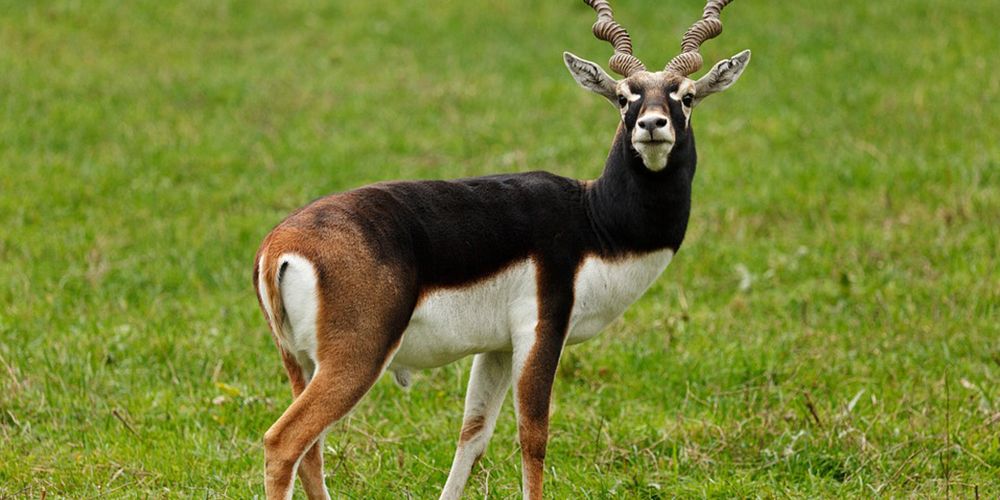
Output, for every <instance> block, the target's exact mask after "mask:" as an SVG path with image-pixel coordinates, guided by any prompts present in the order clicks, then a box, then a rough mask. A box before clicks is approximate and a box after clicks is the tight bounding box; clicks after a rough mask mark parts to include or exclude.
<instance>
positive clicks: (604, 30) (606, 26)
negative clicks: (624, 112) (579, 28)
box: [583, 0, 646, 77]
mask: <svg viewBox="0 0 1000 500" xmlns="http://www.w3.org/2000/svg"><path fill="white" fill-rule="evenodd" d="M583 2H584V3H585V4H587V5H589V6H590V7H591V8H592V9H594V10H595V11H597V21H596V22H595V23H594V27H593V31H594V36H596V37H597V38H598V39H599V40H604V41H606V42H608V43H610V44H611V46H613V47H614V48H615V53H614V55H612V56H611V59H610V60H609V61H608V67H610V68H611V71H614V72H615V73H618V74H619V75H622V76H624V77H628V76H629V75H632V74H633V73H635V72H637V71H646V65H645V64H642V61H640V60H639V59H638V58H636V57H635V56H633V55H632V39H631V38H630V37H629V36H628V31H626V30H625V28H623V27H622V26H621V25H620V24H618V23H616V22H615V17H614V12H612V11H611V5H610V4H608V2H607V0H583Z"/></svg>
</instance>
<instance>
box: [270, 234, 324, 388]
mask: <svg viewBox="0 0 1000 500" xmlns="http://www.w3.org/2000/svg"><path fill="white" fill-rule="evenodd" d="M282 267H284V272H282V271H281V269H282ZM278 276H279V277H280V280H279V285H278V286H279V289H280V291H281V300H282V302H283V303H284V306H285V318H286V320H287V322H288V324H287V327H288V332H287V334H286V339H284V341H285V342H286V345H284V346H283V347H284V348H285V349H286V350H287V351H288V352H290V353H292V354H293V355H294V356H295V358H296V359H297V360H298V361H299V364H300V365H302V367H303V369H305V370H306V371H307V372H309V371H311V369H315V368H318V366H317V359H316V326H317V322H316V318H317V314H318V312H319V296H318V291H319V290H318V288H317V286H316V269H315V267H313V265H312V263H311V262H309V260H308V259H306V258H305V257H303V256H301V255H298V254H294V253H287V254H283V255H282V256H281V258H280V259H278ZM311 375H312V374H311V373H307V378H308V377H311Z"/></svg>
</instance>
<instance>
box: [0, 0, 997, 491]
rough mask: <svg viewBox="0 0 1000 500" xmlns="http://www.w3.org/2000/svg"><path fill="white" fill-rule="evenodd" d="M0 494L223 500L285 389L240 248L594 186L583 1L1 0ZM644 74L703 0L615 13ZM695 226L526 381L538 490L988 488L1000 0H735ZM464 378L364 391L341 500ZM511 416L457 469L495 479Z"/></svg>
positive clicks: (429, 464) (255, 482) (712, 48)
mask: <svg viewBox="0 0 1000 500" xmlns="http://www.w3.org/2000/svg"><path fill="white" fill-rule="evenodd" d="M473 3H475V5H473ZM0 5H3V11H4V15H3V16H2V17H0V47H2V49H0V68H2V70H0V100H2V103H3V105H2V107H0V110H2V113H0V228H2V229H0V276H2V278H0V497H6V496H15V497H20V496H31V497H38V496H40V495H42V494H43V492H44V493H46V494H49V495H57V496H66V497H95V496H97V495H113V496H126V497H131V496H139V497H145V496H155V497H171V496H177V497H191V496H204V497H220V496H231V497H252V496H259V495H261V494H262V480H263V452H262V447H261V437H262V435H263V433H264V430H265V429H267V427H268V426H269V425H270V424H271V423H272V422H273V421H274V420H275V419H276V418H277V417H278V415H279V414H280V413H281V411H282V410H283V409H284V407H285V406H286V405H287V404H288V402H289V399H290V394H289V391H288V388H287V384H286V382H285V376H284V374H283V372H282V368H281V363H280V361H279V358H278V356H277V354H276V352H275V349H274V346H273V344H272V341H271V339H270V338H269V335H268V333H267V330H266V326H265V322H264V320H263V319H262V317H261V314H260V312H259V310H258V308H257V301H256V299H255V298H254V295H253V291H252V286H251V282H250V277H251V272H250V270H251V263H252V258H253V255H254V252H255V250H256V247H257V245H258V243H259V242H260V240H261V239H262V238H263V236H264V235H265V234H266V233H267V231H268V230H269V229H270V228H271V227H272V226H273V225H274V224H276V223H277V222H278V221H279V220H280V219H281V218H282V217H283V216H285V215H286V214H288V213H289V212H290V211H291V210H293V209H295V208H297V207H299V206H301V205H303V204H305V203H306V202H308V201H309V200H312V199H314V198H316V197H318V196H321V195H323V194H326V193H329V192H334V191H339V190H345V189H349V188H351V187H355V186H359V185H362V184H366V183H369V182H373V181H378V180H384V179H404V178H405V179H416V178H448V177H460V176H469V175H479V174H486V173H497V172H518V171H527V170H535V169H545V170H549V171H552V172H556V173H558V174H561V175H566V176H573V177H578V178H593V177H596V176H597V175H599V173H600V170H601V166H602V164H603V158H604V155H605V154H606V152H607V148H608V146H609V144H610V141H611V137H612V134H613V132H614V128H615V122H616V120H617V114H616V112H615V110H614V109H613V108H612V107H611V106H609V105H608V104H607V103H606V102H604V101H603V100H602V99H601V98H599V97H596V96H594V95H591V94H589V93H587V92H585V91H583V90H581V89H579V88H578V87H577V85H576V84H575V83H574V82H573V80H572V78H571V77H570V76H569V74H568V73H567V72H566V69H565V68H564V67H563V64H562V60H561V53H562V51H563V50H570V51H573V52H574V53H576V54H578V55H580V56H582V57H585V58H587V59H591V60H595V61H599V62H602V63H603V62H605V61H606V60H607V57H608V56H609V55H610V51H609V47H608V45H607V44H605V43H602V42H599V41H597V40H595V39H594V38H593V37H592V36H591V34H590V24H591V23H592V22H593V19H594V17H593V13H592V12H591V11H590V10H589V9H588V8H587V7H586V6H585V5H583V3H582V2H579V1H577V0H572V1H571V0H561V1H558V2H556V1H546V2H530V1H528V0H517V1H510V2H487V1H481V2H472V1H471V0H470V1H463V2H433V3H425V2H390V1H372V2H336V3H335V4H334V5H331V6H327V7H324V8H318V7H316V6H315V5H314V3H313V2H306V1H304V0H296V1H290V2H279V3H275V4H274V5H271V6H267V5H263V4H261V5H256V4H255V3H251V2H237V1H221V2H216V1H189V2H154V1H138V2H127V3H121V2H111V1H96V0H95V1H92V2H78V1H68V0H67V1H53V2H44V3H40V2H15V1H0ZM615 7H616V13H617V16H618V18H619V19H620V20H621V21H622V23H623V24H625V25H626V26H627V27H628V28H629V29H630V30H631V31H632V33H633V39H634V41H635V47H636V54H637V55H638V56H639V57H640V58H642V59H643V60H645V62H646V64H647V65H649V66H650V67H657V66H659V65H660V64H664V63H665V62H666V61H667V60H668V59H669V58H670V57H671V56H673V55H674V54H675V53H676V49H677V47H678V45H679V40H680V34H681V33H682V32H683V31H684V29H685V28H686V26H687V25H688V24H689V23H690V22H691V21H693V20H694V19H695V17H696V16H697V15H698V13H699V12H700V8H701V2H700V1H698V0H675V1H672V2H662V1H655V0H643V1H637V0H619V1H617V2H615ZM722 17H723V20H724V22H725V24H726V31H725V33H724V34H723V35H722V36H721V37H720V38H718V39H716V40H713V41H710V42H708V43H707V44H706V45H705V47H704V51H703V52H704V53H705V56H706V59H707V61H708V62H709V64H710V63H712V62H714V61H716V60H718V59H721V58H723V57H728V56H731V55H733V54H735V53H737V52H738V51H740V50H742V49H744V48H750V49H752V50H753V51H754V52H753V53H754V56H753V61H752V62H751V63H750V66H749V68H748V69H747V71H746V73H745V74H744V76H743V78H742V79H741V80H740V82H739V83H737V84H736V85H735V86H734V87H733V88H732V89H730V90H728V91H727V92H726V93H724V94H722V95H719V96H715V97H713V98H711V99H709V100H707V101H705V103H703V105H701V106H700V107H699V108H698V109H697V110H696V111H695V115H694V117H693V126H694V127H695V130H696V133H697V137H698V144H699V153H700V164H699V169H698V174H697V178H696V179H695V185H694V208H693V213H692V217H691V226H690V231H689V233H688V237H687V240H686V241H685V243H684V246H683V247H682V249H681V251H680V252H679V254H678V255H677V256H676V258H675V259H674V261H673V263H672V264H671V266H670V267H669V268H668V269H667V271H666V273H665V274H664V275H663V276H662V277H661V278H660V279H659V280H658V281H657V282H656V284H655V285H654V286H653V288H652V289H651V290H650V291H649V292H648V293H647V294H646V295H645V297H644V298H643V299H642V300H640V302H638V303H637V304H636V305H635V306H633V307H632V308H631V309H630V310H629V311H628V312H627V313H626V314H625V316H624V318H623V319H622V320H620V321H618V322H616V323H615V324H614V325H613V326H611V327H609V329H608V330H607V331H606V332H605V333H604V334H602V336H600V337H598V338H597V339H595V340H593V341H590V342H589V343H586V344H583V345H580V346H576V347H573V348H571V349H570V350H569V351H568V352H567V354H566V355H565V357H564V359H563V361H562V365H561V367H560V369H559V375H558V378H557V381H556V386H555V397H554V404H553V409H554V414H553V417H552V438H551V444H550V448H549V454H548V461H547V464H546V465H547V468H546V478H547V479H546V481H547V482H546V487H547V492H548V494H549V495H551V496H552V497H553V498H611V497H628V498H636V497H638V498H659V497H675V496H677V497H700V496H714V497H722V498H731V497H764V498H770V497H787V496H790V497H800V498H817V497H869V496H874V495H876V494H877V495H882V496H893V497H900V496H909V495H914V496H921V497H942V496H946V495H955V496H961V497H966V498H970V497H974V496H975V495H976V494H977V492H978V495H979V496H980V497H981V498H996V497H998V496H1000V484H998V481H997V477H1000V390H998V380H1000V327H998V321H1000V320H998V317H1000V268H998V260H997V254H998V253H1000V252H998V249H1000V145H998V141H997V134H998V132H1000V113H998V112H997V103H998V102H1000V71H998V69H997V66H996V62H997V61H996V48H997V47H998V46H1000V31H998V30H997V29H996V19H998V18H1000V3H998V2H995V1H993V0H969V1H965V2H946V1H944V0H933V1H918V0H898V1H893V2H870V1H865V0H844V1H832V0H824V1H819V2H749V1H741V2H736V3H734V4H732V5H730V6H729V7H728V8H727V9H726V10H725V12H724V14H723V16H722ZM468 366H469V363H468V362H467V361H466V362H461V363H458V364H456V365H454V366H450V367H446V368H443V369H438V370H431V371H427V372H422V373H418V374H416V375H415V378H414V385H413V387H412V389H411V390H409V391H404V390H402V389H400V388H398V387H396V386H395V385H394V384H393V383H392V382H391V380H389V378H388V377H387V378H386V379H385V380H382V381H380V382H379V383H378V385H377V386H376V387H375V389H374V390H373V391H372V393H371V394H370V395H369V397H368V398H367V399H366V400H365V401H364V402H363V403H362V404H361V405H360V406H359V407H358V409H357V411H356V412H354V413H353V414H352V415H351V416H350V418H348V419H347V420H346V421H344V422H343V423H341V424H339V425H337V426H335V427H334V428H333V429H332V430H331V432H330V434H329V438H328V440H327V446H326V451H325V454H326V459H327V471H328V475H329V478H328V484H329V485H330V487H331V490H332V491H333V492H335V496H344V497H365V498H372V497H376V498H379V497H382V498H400V497H406V496H412V497H415V498H427V497H433V496H434V495H436V494H437V492H438V491H439V488H440V487H441V486H442V485H443V484H444V480H445V477H446V474H447V468H448V466H449V464H450V460H451V457H452V453H453V447H454V443H455V441H456V439H457V437H458V431H459V425H460V415H461V411H462V410H461V406H462V397H463V394H464V383H465V380H466V377H467V370H468ZM512 413H513V412H512V411H511V408H510V402H509V401H508V402H507V403H506V407H505V410H504V412H503V414H502V415H501V419H500V425H499V428H498V432H497V436H496V437H495V438H494V440H493V444H492V446H491V448H490V449H489V451H488V452H487V455H486V456H485V457H484V459H483V461H482V462H481V464H480V466H479V468H478V469H477V471H476V472H475V473H474V476H473V478H472V480H471V481H470V484H469V487H468V490H467V491H468V494H469V496H470V497H483V496H489V497H491V498H506V497H509V496H512V495H515V494H516V493H517V492H518V491H519V488H520V486H519V481H520V473H519V458H518V454H519V453H518V450H517V445H516V441H515V431H514V419H513V415H512Z"/></svg>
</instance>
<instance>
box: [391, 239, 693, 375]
mask: <svg viewBox="0 0 1000 500" xmlns="http://www.w3.org/2000/svg"><path fill="white" fill-rule="evenodd" d="M671 257H673V252H672V251H670V250H662V251H659V252H654V253H651V254H647V255H644V256H641V257H633V258H627V259H619V260H604V259H600V258H597V257H590V258H587V259H586V260H585V261H584V263H583V264H582V265H581V267H580V269H579V270H578V271H577V277H576V283H575V286H574V292H575V300H574V304H573V311H572V314H571V316H570V322H569V338H568V339H567V343H570V344H575V343H579V342H582V341H584V340H587V339H589V338H591V337H593V336H594V335H596V334H597V333H598V332H600V331H601V329H603V328H604V327H605V326H607V325H608V324H609V323H611V322H612V321H614V320H615V319H616V318H618V317H619V316H620V315H621V314H622V313H623V312H624V311H625V309H626V308H627V307H628V306H629V305H630V304H632V303H633V302H635V301H636V300H637V299H638V298H639V297H640V296H642V293H643V292H645V291H646V289H647V288H649V285H650V284H652V283H653V280H655V279H656V277H657V276H659V275H660V273H662V272H663V270H664V269H665V268H666V267H667V264H668V263H669V262H670V259H671ZM536 270H537V268H536V266H535V265H534V263H533V262H532V261H531V260H525V261H522V262H520V263H518V264H515V265H513V266H511V267H509V268H508V269H506V270H504V271H503V272H501V273H499V274H497V275H496V276H493V277H491V278H489V279H487V280H485V281H482V282H480V283H477V284H475V285H472V286H469V287H464V288H458V289H443V290H438V291H435V292H433V293H431V294H430V295H428V296H427V297H424V298H423V300H422V301H421V302H420V304H419V305H418V306H417V309H416V310H415V311H414V312H413V316H412V318H411V319H410V323H409V326H408V327H407V329H406V331H405V332H404V333H403V341H402V344H401V345H400V347H399V349H398V350H397V351H396V354H395V356H394V357H393V360H392V363H391V364H390V366H389V369H390V370H394V371H399V372H405V370H406V369H408V368H431V367H435V366H442V365H445V364H448V363H450V362H452V361H455V360H457V359H460V358H462V357H465V356H468V355H470V354H475V353H480V352H491V351H505V350H511V348H512V344H511V342H512V340H511V339H512V334H513V332H518V331H530V330H533V329H534V326H535V325H536V324H537V322H538V297H537V287H536Z"/></svg>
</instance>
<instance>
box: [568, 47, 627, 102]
mask: <svg viewBox="0 0 1000 500" xmlns="http://www.w3.org/2000/svg"><path fill="white" fill-rule="evenodd" d="M563 62H565V63H566V67H567V68H569V73H570V74H571V75H573V79H574V80H576V83H579V84H580V86H581V87H583V88H585V89H587V90H589V91H591V92H593V93H595V94H599V95H602V96H604V98H605V99H607V100H609V101H611V103H612V104H614V102H615V100H616V95H615V87H616V86H617V84H618V82H617V80H615V79H614V78H611V77H610V76H609V75H608V74H607V73H605V72H604V70H603V69H601V67H600V66H598V65H597V63H592V62H590V61H588V60H586V59H580V58H579V57H576V56H574V55H573V54H570V53H569V52H563Z"/></svg>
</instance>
